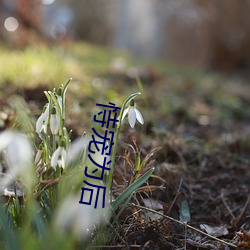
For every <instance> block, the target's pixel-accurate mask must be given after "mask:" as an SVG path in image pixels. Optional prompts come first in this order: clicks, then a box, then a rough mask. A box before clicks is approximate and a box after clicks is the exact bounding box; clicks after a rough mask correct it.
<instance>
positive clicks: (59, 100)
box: [57, 95, 62, 111]
mask: <svg viewBox="0 0 250 250" xmlns="http://www.w3.org/2000/svg"><path fill="white" fill-rule="evenodd" d="M57 101H58V104H59V106H60V108H61V111H62V96H60V95H59V96H57Z"/></svg>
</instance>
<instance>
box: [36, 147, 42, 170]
mask: <svg viewBox="0 0 250 250" xmlns="http://www.w3.org/2000/svg"><path fill="white" fill-rule="evenodd" d="M42 155H43V144H42V143H41V144H40V145H39V148H38V150H37V153H36V156H35V163H36V164H38V165H39V164H40V163H41V159H42Z"/></svg>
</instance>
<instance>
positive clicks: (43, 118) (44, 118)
mask: <svg viewBox="0 0 250 250" xmlns="http://www.w3.org/2000/svg"><path fill="white" fill-rule="evenodd" d="M48 120H49V104H47V105H46V106H45V108H44V110H43V113H42V114H41V115H40V117H39V118H38V120H37V122H36V132H37V133H41V132H42V131H43V132H44V133H45V134H46V132H47V125H48Z"/></svg>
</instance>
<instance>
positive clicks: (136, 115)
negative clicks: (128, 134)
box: [122, 99, 144, 128]
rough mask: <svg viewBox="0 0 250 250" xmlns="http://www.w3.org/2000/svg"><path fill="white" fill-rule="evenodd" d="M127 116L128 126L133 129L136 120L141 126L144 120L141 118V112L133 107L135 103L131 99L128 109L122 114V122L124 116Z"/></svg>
mask: <svg viewBox="0 0 250 250" xmlns="http://www.w3.org/2000/svg"><path fill="white" fill-rule="evenodd" d="M127 114H128V122H129V125H130V126H131V127H132V128H134V126H135V122H136V119H137V120H138V121H139V122H140V123H141V124H143V123H144V120H143V117H142V114H141V112H140V111H139V110H138V109H137V108H136V107H135V101H134V99H132V100H131V101H130V104H129V107H128V108H126V109H125V110H124V112H123V116H122V120H123V119H124V118H125V116H126V115H127Z"/></svg>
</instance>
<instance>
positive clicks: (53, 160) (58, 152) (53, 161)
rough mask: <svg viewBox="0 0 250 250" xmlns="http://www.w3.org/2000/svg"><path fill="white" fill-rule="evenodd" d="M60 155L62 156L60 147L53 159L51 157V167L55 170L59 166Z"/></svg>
mask: <svg viewBox="0 0 250 250" xmlns="http://www.w3.org/2000/svg"><path fill="white" fill-rule="evenodd" d="M60 154H61V147H60V146H59V147H58V148H57V149H56V151H55V152H54V153H53V154H52V157H51V161H50V163H51V166H52V167H53V168H55V167H56V166H57V164H58V158H59V156H60Z"/></svg>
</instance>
